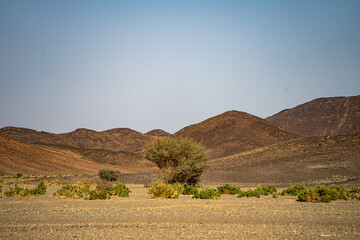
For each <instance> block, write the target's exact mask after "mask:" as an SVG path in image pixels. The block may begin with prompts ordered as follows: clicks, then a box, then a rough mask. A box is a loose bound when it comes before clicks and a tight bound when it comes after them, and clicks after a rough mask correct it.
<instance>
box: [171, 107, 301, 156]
mask: <svg viewBox="0 0 360 240" xmlns="http://www.w3.org/2000/svg"><path fill="white" fill-rule="evenodd" d="M174 135H175V136H181V137H191V138H193V139H195V140H196V141H198V142H200V143H202V144H203V145H205V147H206V148H208V149H209V150H210V151H211V157H212V158H215V157H223V156H229V155H232V154H235V153H240V152H242V151H246V150H249V149H253V148H256V147H261V146H265V145H269V144H273V143H277V142H281V141H285V140H288V139H292V138H296V137H297V136H296V135H294V134H291V133H288V132H286V131H285V130H283V129H281V128H279V127H276V126H273V125H272V124H271V123H269V122H267V121H265V120H264V119H261V118H259V117H255V116H253V115H250V114H248V113H244V112H238V111H228V112H225V113H223V114H220V115H218V116H215V117H212V118H209V119H207V120H205V121H203V122H201V123H198V124H195V125H191V126H188V127H186V128H183V129H181V130H180V131H178V132H177V133H175V134H174Z"/></svg>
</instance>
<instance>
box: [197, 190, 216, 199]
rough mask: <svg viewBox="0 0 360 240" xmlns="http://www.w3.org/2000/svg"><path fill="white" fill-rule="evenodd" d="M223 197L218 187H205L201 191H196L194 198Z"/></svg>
mask: <svg viewBox="0 0 360 240" xmlns="http://www.w3.org/2000/svg"><path fill="white" fill-rule="evenodd" d="M220 197H221V194H220V192H219V191H218V190H217V189H212V188H204V189H202V190H201V191H200V192H197V193H195V195H194V196H193V198H200V199H218V198H220Z"/></svg>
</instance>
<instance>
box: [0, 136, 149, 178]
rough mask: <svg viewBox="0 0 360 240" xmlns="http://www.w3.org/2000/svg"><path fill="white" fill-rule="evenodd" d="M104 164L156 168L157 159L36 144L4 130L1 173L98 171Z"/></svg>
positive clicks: (130, 169) (117, 167) (136, 169)
mask: <svg viewBox="0 0 360 240" xmlns="http://www.w3.org/2000/svg"><path fill="white" fill-rule="evenodd" d="M101 168H110V169H114V170H119V171H120V172H122V173H134V172H137V173H139V172H148V171H152V170H154V169H156V167H155V165H154V164H153V163H151V162H150V161H147V160H145V159H143V158H142V157H140V156H138V155H136V154H131V153H126V152H112V151H107V150H96V149H95V150H94V149H92V150H82V149H76V148H69V147H59V146H50V145H34V144H28V143H23V142H19V141H16V140H13V139H11V138H9V137H6V136H3V135H1V134H0V172H1V173H18V172H21V173H46V174H48V173H97V172H98V171H99V169H101Z"/></svg>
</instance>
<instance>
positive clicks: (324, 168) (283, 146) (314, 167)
mask: <svg viewBox="0 0 360 240" xmlns="http://www.w3.org/2000/svg"><path fill="white" fill-rule="evenodd" d="M209 165H210V167H209V171H208V172H207V173H206V174H205V175H204V176H203V178H202V180H203V181H205V182H208V183H229V182H233V183H236V182H237V183H280V184H285V185H286V184H287V185H288V184H295V183H300V182H307V183H314V182H315V183H317V184H320V183H324V182H325V183H326V181H328V183H330V182H335V183H336V182H337V183H343V182H346V181H349V180H356V181H358V182H359V180H360V167H359V166H360V132H358V133H353V134H348V135H338V136H331V137H303V138H297V139H292V140H288V141H285V142H281V143H277V144H273V145H269V146H264V147H260V148H256V149H253V150H250V151H246V152H243V153H240V154H236V155H233V156H228V157H225V158H219V159H213V160H210V161H209Z"/></svg>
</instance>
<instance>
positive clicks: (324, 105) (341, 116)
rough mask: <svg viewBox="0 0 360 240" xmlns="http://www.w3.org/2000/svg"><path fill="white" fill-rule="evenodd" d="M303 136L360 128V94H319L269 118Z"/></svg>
mask: <svg viewBox="0 0 360 240" xmlns="http://www.w3.org/2000/svg"><path fill="white" fill-rule="evenodd" d="M266 120H268V121H269V122H271V123H273V124H274V125H277V126H279V127H282V128H284V129H286V130H288V131H290V132H293V133H295V134H298V135H301V136H328V135H339V134H347V133H351V132H357V131H360V96H354V97H332V98H318V99H315V100H313V101H310V102H307V103H304V104H301V105H299V106H297V107H295V108H292V109H287V110H284V111H282V112H279V113H277V114H275V115H273V116H271V117H268V118H266Z"/></svg>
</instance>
